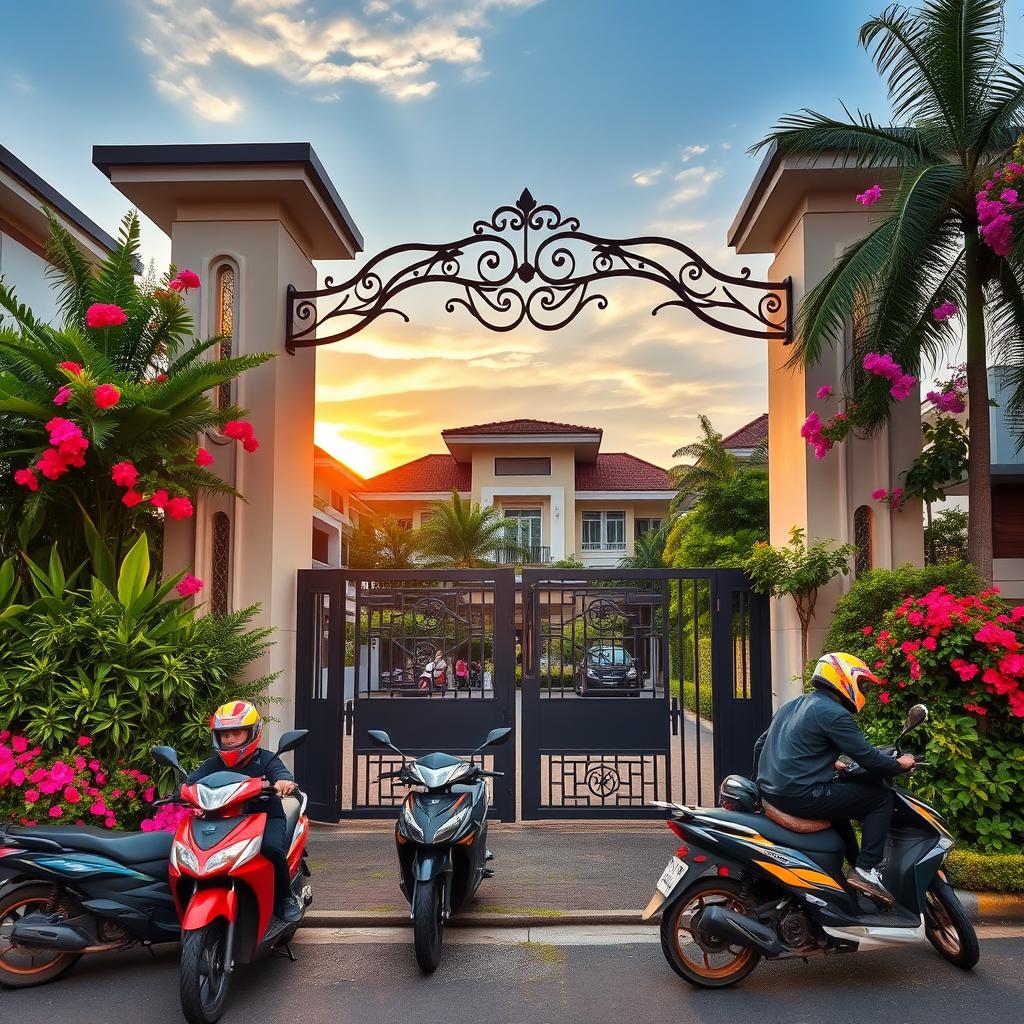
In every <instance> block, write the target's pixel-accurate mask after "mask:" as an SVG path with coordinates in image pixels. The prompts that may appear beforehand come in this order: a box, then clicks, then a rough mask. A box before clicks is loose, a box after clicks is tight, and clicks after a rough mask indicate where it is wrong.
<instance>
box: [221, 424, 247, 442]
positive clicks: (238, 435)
mask: <svg viewBox="0 0 1024 1024" xmlns="http://www.w3.org/2000/svg"><path fill="white" fill-rule="evenodd" d="M252 435H253V426H252V424H251V423H250V422H249V421H248V420H228V421H227V423H225V424H224V436H225V437H233V438H234V439H235V440H236V441H244V440H245V439H246V438H247V437H252Z"/></svg>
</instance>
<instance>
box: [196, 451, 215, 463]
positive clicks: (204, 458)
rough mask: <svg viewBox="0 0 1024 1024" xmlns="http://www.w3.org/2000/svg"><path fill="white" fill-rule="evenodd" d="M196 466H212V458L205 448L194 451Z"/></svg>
mask: <svg viewBox="0 0 1024 1024" xmlns="http://www.w3.org/2000/svg"><path fill="white" fill-rule="evenodd" d="M196 465H197V466H212V465H213V456H212V455H211V454H210V453H209V452H208V451H207V450H206V449H205V448H199V449H198V450H197V451H196Z"/></svg>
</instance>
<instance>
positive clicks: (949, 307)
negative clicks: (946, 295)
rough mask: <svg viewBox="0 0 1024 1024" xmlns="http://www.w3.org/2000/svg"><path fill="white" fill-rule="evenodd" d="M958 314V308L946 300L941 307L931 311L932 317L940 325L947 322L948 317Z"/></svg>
mask: <svg viewBox="0 0 1024 1024" xmlns="http://www.w3.org/2000/svg"><path fill="white" fill-rule="evenodd" d="M959 312H960V307H959V306H958V305H957V304H956V303H955V302H950V301H949V300H948V299H947V300H946V301H945V302H943V303H942V304H941V305H938V306H936V307H935V308H934V309H933V310H932V316H933V317H935V319H936V320H937V321H938V322H939V323H942V322H943V321H944V320H949V319H950V317H954V316H956V315H957V314H958V313H959Z"/></svg>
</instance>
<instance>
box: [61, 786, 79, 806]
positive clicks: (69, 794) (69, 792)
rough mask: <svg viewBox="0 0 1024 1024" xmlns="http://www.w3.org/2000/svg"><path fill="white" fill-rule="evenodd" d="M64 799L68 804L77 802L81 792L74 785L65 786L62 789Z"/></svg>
mask: <svg viewBox="0 0 1024 1024" xmlns="http://www.w3.org/2000/svg"><path fill="white" fill-rule="evenodd" d="M64 799H65V800H67V802H68V803H69V804H77V803H78V801H79V800H81V799H82V794H81V793H79V792H78V790H77V789H75V787H74V786H66V787H65V789H64Z"/></svg>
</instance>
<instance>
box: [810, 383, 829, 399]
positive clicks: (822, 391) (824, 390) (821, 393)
mask: <svg viewBox="0 0 1024 1024" xmlns="http://www.w3.org/2000/svg"><path fill="white" fill-rule="evenodd" d="M831 395H832V389H831V388H830V387H829V386H828V385H827V384H826V385H824V386H823V387H820V388H818V390H817V391H815V393H814V396H815V398H829V397H831Z"/></svg>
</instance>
